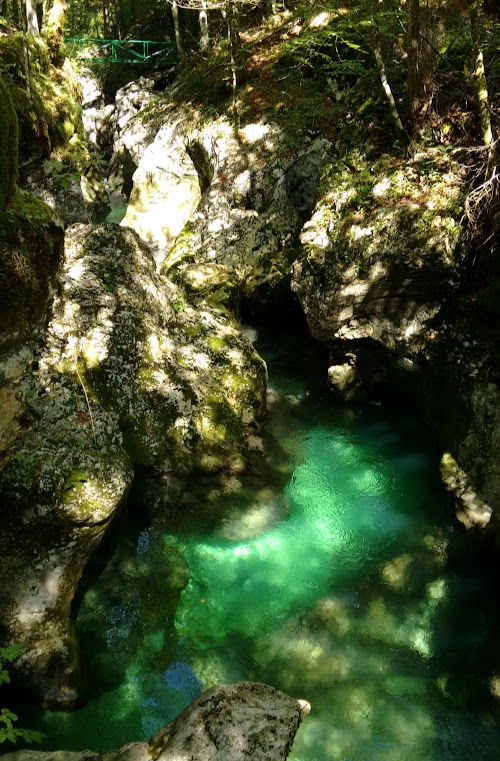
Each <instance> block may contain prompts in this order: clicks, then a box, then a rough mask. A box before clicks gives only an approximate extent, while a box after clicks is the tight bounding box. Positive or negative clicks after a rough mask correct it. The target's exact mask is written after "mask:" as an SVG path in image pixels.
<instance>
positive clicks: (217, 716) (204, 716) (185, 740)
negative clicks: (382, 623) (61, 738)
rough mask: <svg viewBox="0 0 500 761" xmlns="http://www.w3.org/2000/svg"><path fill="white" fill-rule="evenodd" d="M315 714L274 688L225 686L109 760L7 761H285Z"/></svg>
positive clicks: (44, 758)
mask: <svg viewBox="0 0 500 761" xmlns="http://www.w3.org/2000/svg"><path fill="white" fill-rule="evenodd" d="M309 711H310V705H309V704H308V703H307V702H306V701H304V700H294V699H293V698H290V697H288V695H285V694H284V693H283V692H279V691H278V690H276V689H274V688H273V687H269V686H267V685H265V684H257V683H254V682H237V683H236V684H229V685H219V686H218V687H214V688H213V689H211V690H208V691H207V692H205V693H203V695H201V697H199V698H198V699H197V700H195V701H194V703H192V704H191V705H190V706H188V707H187V708H186V709H185V710H184V711H183V712H182V713H181V714H180V716H179V717H178V718H177V719H175V721H173V722H171V723H170V724H167V726H165V727H163V728H162V729H160V730H159V731H158V732H157V733H156V734H155V735H154V736H153V737H152V738H151V739H150V740H149V742H148V743H131V744H129V745H125V746H123V747H122V748H119V749H118V750H116V751H114V752H112V753H106V754H104V755H99V754H97V753H91V752H89V751H82V752H81V753H72V752H68V751H57V752H54V753H46V752H40V751H19V752H18V753H9V754H7V755H6V756H5V757H4V758H5V761H91V760H92V759H93V760H95V761H104V759H106V761H188V759H189V760H190V761H250V760H251V761H285V759H286V758H287V757H288V754H289V752H290V749H291V747H292V742H293V739H294V737H295V734H296V732H297V730H298V728H299V726H300V724H301V722H302V720H303V719H304V717H305V716H307V714H308V713H309Z"/></svg>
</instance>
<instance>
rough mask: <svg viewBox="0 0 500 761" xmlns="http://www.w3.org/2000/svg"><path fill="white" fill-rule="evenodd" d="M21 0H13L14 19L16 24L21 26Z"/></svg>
mask: <svg viewBox="0 0 500 761" xmlns="http://www.w3.org/2000/svg"><path fill="white" fill-rule="evenodd" d="M19 18H20V14H19V0H12V21H13V23H14V24H15V25H16V26H19Z"/></svg>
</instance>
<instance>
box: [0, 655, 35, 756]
mask: <svg viewBox="0 0 500 761" xmlns="http://www.w3.org/2000/svg"><path fill="white" fill-rule="evenodd" d="M22 654H23V648H22V646H21V645H20V644H19V643H18V642H13V643H11V644H10V645H8V646H7V647H0V659H1V661H0V684H9V683H10V675H9V671H8V670H7V669H6V668H5V667H4V665H3V664H4V661H7V662H8V663H12V662H13V661H15V660H16V658H19V656H20V655H22ZM16 721H19V717H18V716H17V714H15V713H14V712H13V711H11V710H10V709H9V708H1V709H0V744H2V743H4V742H6V741H7V742H11V743H14V744H16V743H17V741H18V740H24V742H27V743H32V742H36V743H39V742H41V741H42V739H43V737H44V735H43V734H42V732H38V731H36V730H34V729H22V728H20V727H15V726H14V722H16Z"/></svg>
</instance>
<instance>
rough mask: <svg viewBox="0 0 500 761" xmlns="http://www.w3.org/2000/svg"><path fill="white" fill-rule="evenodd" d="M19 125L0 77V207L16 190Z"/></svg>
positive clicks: (4, 204) (3, 205)
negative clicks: (0, 147)
mask: <svg viewBox="0 0 500 761" xmlns="http://www.w3.org/2000/svg"><path fill="white" fill-rule="evenodd" d="M18 142H19V127H18V124H17V116H16V112H15V109H14V104H13V103H12V98H11V97H10V93H9V91H8V89H7V87H6V86H5V84H4V82H3V81H2V80H1V79H0V145H1V146H2V150H1V152H0V209H4V208H5V206H6V205H7V203H8V202H9V201H10V199H11V198H12V196H13V195H14V193H15V190H16V180H17V152H18Z"/></svg>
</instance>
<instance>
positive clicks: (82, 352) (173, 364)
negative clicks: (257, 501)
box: [48, 225, 266, 473]
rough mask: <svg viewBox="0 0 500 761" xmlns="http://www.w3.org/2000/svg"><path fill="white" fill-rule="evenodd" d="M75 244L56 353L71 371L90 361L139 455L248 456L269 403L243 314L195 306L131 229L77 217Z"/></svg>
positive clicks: (154, 458)
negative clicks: (80, 222) (240, 321)
mask: <svg viewBox="0 0 500 761" xmlns="http://www.w3.org/2000/svg"><path fill="white" fill-rule="evenodd" d="M66 252H67V258H66V264H65V272H64V275H63V278H62V288H63V293H62V296H61V298H60V299H58V300H57V301H56V303H55V306H54V315H55V317H54V322H53V327H52V328H51V330H50V331H49V343H48V347H49V348H48V352H49V353H50V362H51V363H52V364H54V365H56V366H57V367H59V368H60V370H61V371H63V372H71V368H73V367H74V366H75V363H79V365H80V368H81V373H82V377H83V378H84V379H85V383H86V384H88V386H89V388H90V389H91V391H92V393H93V394H95V396H96V398H97V399H98V400H99V402H100V403H101V404H102V405H103V406H104V407H105V408H110V409H112V410H113V411H114V412H116V414H117V415H118V418H119V425H120V429H121V431H122V434H123V438H124V447H125V449H126V450H127V452H128V453H129V455H130V457H131V458H132V461H133V462H134V463H136V464H140V465H156V466H158V467H159V468H161V469H163V470H169V471H170V470H176V471H177V472H183V473H186V472H192V471H193V470H201V471H205V472H212V471H216V470H220V469H221V468H223V467H237V466H239V465H241V461H242V456H243V457H244V455H245V451H246V443H245V441H246V437H247V436H249V435H252V434H254V433H256V432H258V425H259V421H260V419H261V417H262V415H263V414H264V411H265V381H266V370H265V365H264V363H263V362H262V360H261V359H260V357H259V356H258V354H257V353H256V352H255V350H254V349H253V347H252V345H251V343H250V341H248V340H247V339H246V338H245V337H244V336H242V335H241V333H240V331H239V328H238V326H237V324H236V322H235V321H234V319H233V318H232V317H231V316H230V315H229V313H228V312H227V311H226V310H225V309H224V308H223V307H221V306H220V304H217V302H214V301H212V302H208V301H204V302H201V303H200V302H198V303H197V304H196V306H192V305H191V303H190V300H189V297H188V296H187V294H186V292H185V291H184V290H183V289H182V288H181V287H180V286H179V285H176V286H174V285H173V284H172V283H171V282H170V281H168V280H167V279H165V278H162V277H161V276H160V275H158V274H157V273H156V272H155V267H154V261H153V259H152V257H151V254H150V252H149V251H148V249H147V248H146V247H145V246H144V244H142V243H141V241H140V240H139V238H138V236H137V234H136V233H134V232H133V231H131V230H128V229H126V228H121V227H118V226H116V225H107V226H102V227H99V228H90V227H85V226H75V227H73V228H71V229H70V230H69V231H68V233H67V236H66Z"/></svg>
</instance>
